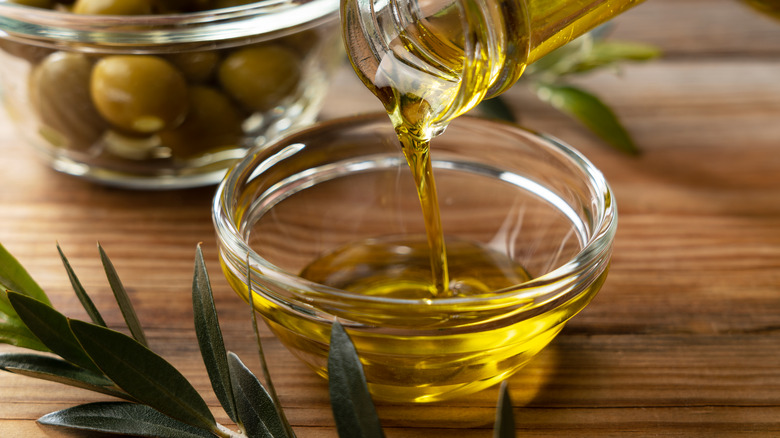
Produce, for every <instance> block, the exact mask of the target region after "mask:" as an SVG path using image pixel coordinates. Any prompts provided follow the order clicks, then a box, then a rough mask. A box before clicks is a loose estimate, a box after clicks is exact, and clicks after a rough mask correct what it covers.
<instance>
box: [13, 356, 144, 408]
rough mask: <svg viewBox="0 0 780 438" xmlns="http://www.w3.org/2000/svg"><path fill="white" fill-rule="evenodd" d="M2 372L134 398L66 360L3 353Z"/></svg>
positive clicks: (102, 377) (109, 382)
mask: <svg viewBox="0 0 780 438" xmlns="http://www.w3.org/2000/svg"><path fill="white" fill-rule="evenodd" d="M0 369H3V370H5V371H8V372H10V373H14V374H21V375H24V376H28V377H34V378H36V379H41V380H48V381H52V382H57V383H62V384H65V385H69V386H74V387H77V388H82V389H87V390H90V391H94V392H99V393H102V394H108V395H111V396H114V397H119V398H124V399H129V398H130V397H129V396H128V395H127V394H125V393H124V392H122V391H121V390H119V389H118V388H116V387H115V386H114V382H112V381H111V380H109V379H107V378H106V377H105V376H103V375H102V374H97V373H94V372H92V371H89V370H86V369H84V368H81V367H78V366H76V365H73V364H71V363H70V362H66V361H64V360H62V359H57V358H54V357H49V356H44V355H41V354H30V353H5V354H0Z"/></svg>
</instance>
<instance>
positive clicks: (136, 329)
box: [98, 244, 149, 345]
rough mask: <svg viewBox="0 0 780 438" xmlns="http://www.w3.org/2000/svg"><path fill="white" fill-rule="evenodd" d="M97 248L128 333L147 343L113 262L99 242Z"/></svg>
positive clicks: (142, 342) (144, 343)
mask: <svg viewBox="0 0 780 438" xmlns="http://www.w3.org/2000/svg"><path fill="white" fill-rule="evenodd" d="M98 250H99V251H100V260H101V261H102V262H103V268H104V269H105V271H106V277H108V284H110V285H111V290H112V291H113V292H114V297H115V298H116V302H117V304H119V310H121V311H122V316H123V317H124V318H125V323H126V324H127V328H128V329H130V333H131V334H132V335H133V338H135V340H136V341H138V342H140V343H141V344H143V345H149V343H148V342H147V341H146V336H145V335H144V331H143V329H142V328H141V323H140V322H139V321H138V316H137V315H136V314H135V309H133V304H132V303H131V302H130V297H129V296H127V291H125V287H124V286H123V285H122V282H121V281H120V280H119V275H117V273H116V269H114V264H113V263H111V260H110V259H109V258H108V255H106V252H105V251H103V247H102V246H100V244H98Z"/></svg>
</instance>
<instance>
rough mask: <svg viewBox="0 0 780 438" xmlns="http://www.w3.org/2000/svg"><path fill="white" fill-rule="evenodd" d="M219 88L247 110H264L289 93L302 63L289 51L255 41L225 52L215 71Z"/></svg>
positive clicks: (293, 86)
mask: <svg viewBox="0 0 780 438" xmlns="http://www.w3.org/2000/svg"><path fill="white" fill-rule="evenodd" d="M218 77H219V83H220V84H221V85H222V88H223V89H224V90H225V91H226V92H227V93H228V94H230V96H231V97H233V98H234V99H235V100H237V101H238V102H240V103H241V105H243V106H244V108H246V109H247V110H249V111H267V110H269V109H271V108H273V107H275V106H276V105H279V104H280V103H282V102H283V101H284V99H285V98H287V97H290V96H292V95H293V94H294V93H295V91H296V90H297V88H298V83H299V82H300V79H301V62H300V59H299V56H298V55H297V54H296V53H295V52H294V51H292V50H290V49H288V48H286V47H283V46H280V45H275V44H258V45H254V46H248V47H244V48H241V49H238V50H236V51H235V52H233V53H231V54H230V55H228V56H227V57H226V58H225V60H224V61H222V64H220V66H219V71H218Z"/></svg>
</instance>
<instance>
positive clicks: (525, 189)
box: [213, 114, 617, 402]
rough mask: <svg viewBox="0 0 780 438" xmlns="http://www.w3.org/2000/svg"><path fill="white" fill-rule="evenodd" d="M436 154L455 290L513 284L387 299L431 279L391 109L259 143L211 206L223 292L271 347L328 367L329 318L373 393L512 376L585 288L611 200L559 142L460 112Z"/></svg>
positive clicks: (573, 310) (460, 390) (436, 390)
mask: <svg viewBox="0 0 780 438" xmlns="http://www.w3.org/2000/svg"><path fill="white" fill-rule="evenodd" d="M431 148H432V155H433V157H434V158H433V168H434V170H435V172H436V180H437V181H436V182H437V187H438V192H439V199H440V201H441V202H440V207H441V217H442V226H443V231H444V235H445V239H447V245H448V253H447V254H448V260H449V264H450V277H451V281H452V283H451V285H452V289H453V290H459V291H461V290H464V289H463V288H461V287H460V286H463V285H464V283H467V282H469V281H471V280H477V279H478V280H479V281H481V282H482V284H483V285H484V284H489V283H490V281H491V278H494V276H495V277H499V276H500V277H502V279H504V278H506V279H508V280H509V281H511V283H509V284H510V286H508V287H503V288H499V289H491V290H489V291H488V292H479V293H459V294H457V295H448V296H444V297H430V296H409V295H404V294H403V293H405V292H403V293H400V294H399V293H395V292H393V293H392V294H390V293H387V291H388V289H389V288H386V287H385V286H387V285H388V284H389V283H388V282H390V283H393V286H394V285H397V284H398V283H401V284H425V283H426V282H427V283H430V281H431V274H430V273H431V267H430V257H429V249H428V246H427V241H426V239H425V237H424V236H425V229H424V228H425V226H424V221H423V219H422V213H421V211H420V205H419V201H418V199H417V194H416V193H417V192H416V190H415V186H414V181H413V178H412V176H411V171H410V170H409V166H408V165H407V164H406V160H405V158H404V157H403V154H402V152H401V151H400V149H399V148H398V144H397V139H396V136H395V132H394V130H393V128H392V126H391V125H390V124H389V123H387V117H386V115H384V114H376V115H366V116H360V117H350V118H344V119H338V120H333V121H329V122H325V123H321V124H317V125H315V126H313V127H310V128H307V129H304V130H301V131H298V132H296V133H292V134H290V135H288V136H285V137H284V138H282V139H280V140H279V141H277V142H274V143H273V144H270V145H268V146H266V147H264V148H262V149H258V150H255V151H253V152H252V153H251V154H250V155H248V156H247V157H246V158H245V159H243V160H241V161H240V162H239V163H238V164H237V165H236V167H234V168H233V169H232V170H231V171H230V172H229V173H228V175H227V176H226V177H225V180H223V182H222V183H221V184H220V186H219V188H218V190H217V194H216V196H215V198H214V203H213V217H214V223H215V227H216V232H217V237H218V243H219V246H220V247H219V250H220V261H221V263H222V267H223V271H224V274H225V276H226V277H227V279H228V282H229V283H230V284H231V286H232V287H233V288H234V290H235V291H236V292H237V293H238V294H239V295H240V296H242V297H243V298H244V299H246V300H247V301H249V299H248V298H249V291H250V290H251V291H252V293H253V298H252V302H253V304H254V306H255V308H256V309H257V311H258V312H260V314H262V316H263V317H264V318H265V320H266V322H267V323H268V325H269V327H270V328H271V329H272V330H273V331H274V333H275V334H276V335H277V336H278V337H279V339H281V341H282V343H283V344H284V345H285V346H286V347H287V348H288V349H289V350H290V351H292V352H293V353H294V354H295V355H296V356H297V357H298V358H300V359H301V360H302V361H303V362H304V363H306V364H307V365H309V366H310V367H311V368H312V369H314V370H315V371H316V372H317V373H318V374H320V375H322V376H327V365H326V364H327V355H328V343H329V334H330V324H331V323H332V321H333V320H334V319H336V318H338V320H339V321H340V322H341V323H342V324H343V325H344V326H345V327H346V329H347V331H348V332H349V334H350V335H351V337H352V339H353V341H354V342H355V345H356V348H357V351H358V354H359V355H360V358H361V360H362V362H363V366H364V369H365V374H366V378H367V381H368V386H369V388H370V390H371V392H372V395H373V396H374V397H375V398H376V399H382V400H388V401H393V402H430V401H437V400H444V399H449V398H453V397H459V396H463V395H466V394H469V393H472V392H475V391H478V390H480V389H483V388H487V387H489V386H491V385H493V384H494V383H497V382H499V381H501V380H503V379H506V378H508V377H509V376H511V375H512V374H513V373H515V372H517V371H518V370H519V369H521V368H522V367H523V365H525V364H526V363H527V362H528V361H529V360H531V359H532V358H533V357H534V356H535V355H536V354H537V353H538V352H539V351H540V350H541V349H542V348H544V347H545V346H546V345H547V344H548V343H549V342H550V341H551V340H552V339H553V338H554V337H555V336H556V334H557V333H558V332H559V331H560V330H561V328H562V327H563V325H564V324H565V323H566V322H567V321H568V320H569V319H570V318H572V317H573V316H574V315H575V314H577V313H578V312H579V311H581V310H582V309H583V308H584V307H585V306H586V305H587V304H588V303H589V302H590V301H591V299H592V298H593V297H594V296H595V295H596V293H597V292H598V290H599V289H600V288H601V286H602V284H603V283H604V281H605V279H606V275H607V271H608V266H609V262H610V257H611V253H612V241H613V239H614V236H615V231H616V227H617V210H616V206H615V201H614V199H613V196H612V192H611V191H610V189H609V186H608V185H607V183H606V181H605V180H604V177H603V176H602V174H601V173H600V172H599V171H598V170H597V169H596V168H594V167H593V165H592V164H591V163H589V162H588V161H587V160H586V159H585V158H584V157H583V156H582V155H580V154H579V153H578V152H576V151H574V150H573V149H571V148H570V147H568V146H566V145H564V144H562V143H560V142H559V141H557V140H555V139H552V138H549V137H545V136H541V135H539V134H536V133H533V132H530V131H527V130H524V129H522V128H519V127H517V126H516V125H512V124H508V123H500V122H493V121H487V120H483V119H477V118H471V117H465V116H464V117H461V118H458V119H456V120H455V121H453V122H452V124H451V126H450V127H449V128H448V129H447V131H446V132H445V133H443V134H442V135H441V136H440V137H439V138H437V141H436V142H434V143H433V144H432V146H431ZM250 277H251V283H249V284H248V282H247V279H248V278H250ZM367 278H368V279H371V280H372V281H371V282H369V283H367V282H365V281H364V280H365V279H367ZM366 284H368V285H369V286H368V287H365V286H366ZM470 285H473V283H470V284H465V286H466V288H468V286H470ZM409 289H415V287H411V288H409ZM392 290H393V291H397V290H398V289H396V288H393V289H392Z"/></svg>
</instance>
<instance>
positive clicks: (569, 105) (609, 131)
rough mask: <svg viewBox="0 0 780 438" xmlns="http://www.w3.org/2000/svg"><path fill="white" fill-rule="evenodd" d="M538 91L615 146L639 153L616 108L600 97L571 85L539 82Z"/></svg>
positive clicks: (539, 94) (545, 99)
mask: <svg viewBox="0 0 780 438" xmlns="http://www.w3.org/2000/svg"><path fill="white" fill-rule="evenodd" d="M536 94H537V96H538V97H539V99H540V100H543V101H545V102H548V103H549V104H550V105H552V106H553V107H555V108H556V109H558V110H559V111H561V112H563V113H566V114H568V115H570V116H572V117H574V118H575V119H577V120H579V121H580V122H581V123H582V124H584V125H585V126H586V127H588V129H590V130H591V131H592V132H593V133H594V134H596V135H597V136H599V137H600V138H601V139H602V140H604V141H605V142H607V143H608V144H609V145H611V146H612V147H614V148H616V149H618V150H620V151H622V152H625V153H629V154H632V155H636V154H638V153H639V149H637V147H636V145H635V144H634V141H633V140H632V138H631V136H630V135H629V134H628V131H626V129H625V128H624V127H623V125H622V124H621V123H620V120H618V118H617V116H616V115H615V113H614V112H612V110H611V109H610V108H609V107H608V106H607V105H606V104H604V103H603V102H602V101H601V100H600V99H599V98H598V97H596V96H594V95H592V94H590V93H588V92H586V91H584V90H582V89H580V88H577V87H573V86H570V85H552V84H545V85H539V86H538V88H537V90H536Z"/></svg>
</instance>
